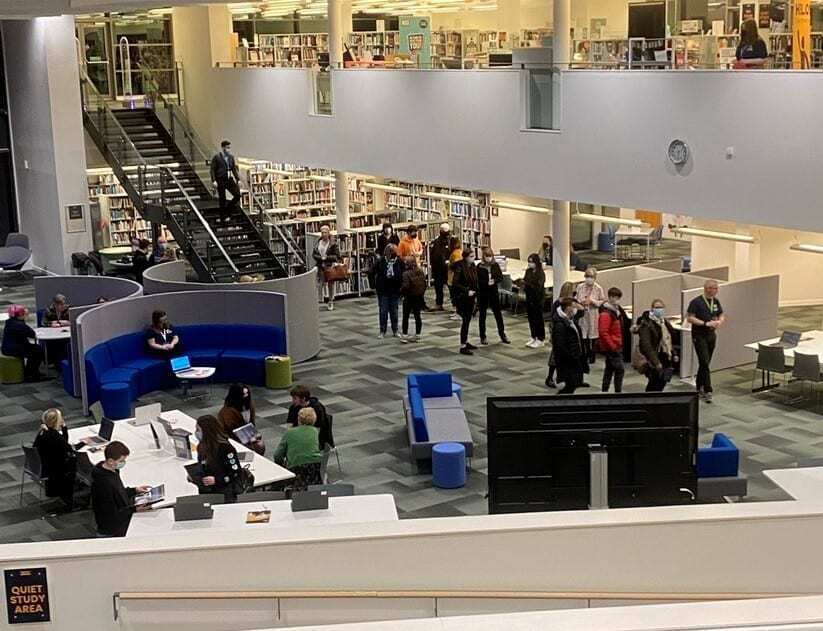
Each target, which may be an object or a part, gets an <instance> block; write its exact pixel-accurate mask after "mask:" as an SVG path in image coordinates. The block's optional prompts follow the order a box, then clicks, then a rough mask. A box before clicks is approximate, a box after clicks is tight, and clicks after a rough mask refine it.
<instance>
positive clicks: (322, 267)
mask: <svg viewBox="0 0 823 631" xmlns="http://www.w3.org/2000/svg"><path fill="white" fill-rule="evenodd" d="M311 255H312V258H313V259H314V264H315V265H316V266H317V293H318V302H320V303H322V302H323V286H324V285H325V286H328V291H329V303H328V304H329V311H333V310H334V282H335V281H333V280H330V281H327V280H326V270H328V269H331V268H332V266H333V265H334V264H335V263H337V262H338V261H339V260H340V248H339V247H338V245H337V240H336V239H335V238H334V237H333V236H332V233H331V228H329V227H328V226H326V225H323V226H320V238H319V239H318V240H317V243H315V244H314V249H313V250H312V253H311Z"/></svg>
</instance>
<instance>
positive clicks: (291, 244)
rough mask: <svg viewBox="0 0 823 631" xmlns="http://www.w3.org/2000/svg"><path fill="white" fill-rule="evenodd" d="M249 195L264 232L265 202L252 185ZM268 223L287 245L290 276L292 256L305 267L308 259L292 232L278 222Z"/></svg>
mask: <svg viewBox="0 0 823 631" xmlns="http://www.w3.org/2000/svg"><path fill="white" fill-rule="evenodd" d="M249 196H250V197H251V201H252V205H253V206H254V207H255V209H256V210H257V214H256V222H257V226H258V230H259V231H260V232H261V233H262V232H263V226H264V225H265V219H264V217H265V214H266V207H265V204H264V203H263V202H262V201H261V199H260V197H259V196H258V195H257V194H256V193H254V191H253V190H251V187H249ZM252 221H255V219H252ZM268 225H269V226H271V228H272V229H273V230H274V231H275V232H276V233H277V236H278V237H279V238H280V240H281V241H283V243H284V244H285V246H286V265H285V266H284V267H286V268H287V269H286V273H287V274H288V275H289V276H291V275H292V274H291V263H290V257H294V258H295V259H297V261H298V262H299V264H300V265H301V266H303V267H304V268H305V266H306V259H305V257H304V256H303V253H302V252H301V251H300V246H299V245H298V244H297V242H296V241H295V240H294V237H292V236H291V234H289V233H288V232H286V231H285V230H283V228H281V227H280V226H279V225H277V222H269V223H268Z"/></svg>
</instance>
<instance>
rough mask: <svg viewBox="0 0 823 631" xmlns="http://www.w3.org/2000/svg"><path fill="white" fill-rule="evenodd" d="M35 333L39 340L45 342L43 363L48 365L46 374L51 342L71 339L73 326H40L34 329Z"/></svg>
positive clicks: (47, 368)
mask: <svg viewBox="0 0 823 631" xmlns="http://www.w3.org/2000/svg"><path fill="white" fill-rule="evenodd" d="M34 335H35V337H36V339H37V341H38V342H44V344H43V363H44V364H45V365H46V374H48V370H49V344H48V343H49V342H53V341H55V340H70V339H71V328H69V327H68V326H38V327H37V328H36V329H34Z"/></svg>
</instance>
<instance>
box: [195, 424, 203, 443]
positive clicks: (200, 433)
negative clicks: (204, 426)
mask: <svg viewBox="0 0 823 631" xmlns="http://www.w3.org/2000/svg"><path fill="white" fill-rule="evenodd" d="M194 437H195V438H196V439H197V442H198V443H202V442H203V430H201V429H200V428H199V427H198V428H197V429H196V430H195V431H194Z"/></svg>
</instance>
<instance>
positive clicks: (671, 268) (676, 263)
mask: <svg viewBox="0 0 823 631" xmlns="http://www.w3.org/2000/svg"><path fill="white" fill-rule="evenodd" d="M641 267H650V268H652V269H660V270H663V271H666V272H682V271H683V259H681V258H679V257H678V258H676V259H663V260H662V261H656V262H654V263H646V264H645V265H641Z"/></svg>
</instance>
